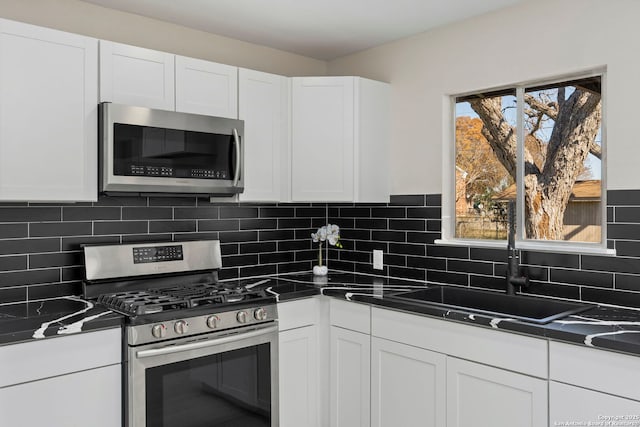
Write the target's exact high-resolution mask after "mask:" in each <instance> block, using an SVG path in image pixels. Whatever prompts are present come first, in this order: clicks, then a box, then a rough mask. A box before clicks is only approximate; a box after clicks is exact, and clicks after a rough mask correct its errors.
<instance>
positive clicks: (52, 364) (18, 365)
mask: <svg viewBox="0 0 640 427" xmlns="http://www.w3.org/2000/svg"><path fill="white" fill-rule="evenodd" d="M121 336H122V334H121V331H120V328H115V329H107V330H104V331H97V332H87V333H82V334H77V335H70V336H66V337H56V338H47V339H44V340H42V341H32V342H27V343H22V344H14V345H6V346H3V347H0V387H6V386H9V385H12V384H20V383H24V382H28V381H34V380H38V379H42V378H48V377H53V376H57V375H63V374H68V373H70V372H77V371H83V370H86V369H92V368H97V367H100V366H107V365H114V364H119V363H120V361H121V359H122V353H121V345H122V338H121Z"/></svg>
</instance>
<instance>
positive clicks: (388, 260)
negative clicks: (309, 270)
mask: <svg viewBox="0 0 640 427" xmlns="http://www.w3.org/2000/svg"><path fill="white" fill-rule="evenodd" d="M441 200H442V198H441V196H440V195H439V194H427V195H398V196H392V197H391V201H390V203H389V205H388V206H385V207H383V206H370V207H367V206H364V205H356V206H351V207H341V206H340V207H334V206H332V205H329V212H330V215H332V216H334V217H335V218H341V219H342V221H345V222H346V223H349V220H350V216H354V217H355V214H356V213H357V217H355V224H354V228H353V229H345V228H344V227H342V225H341V223H340V220H336V222H337V223H338V224H339V225H341V229H342V238H343V239H345V240H346V239H353V241H354V244H353V248H354V249H353V251H354V252H355V253H356V254H358V255H357V256H356V255H355V254H354V253H351V252H349V253H347V252H345V251H338V250H332V251H331V255H330V259H335V258H338V259H339V260H340V263H339V264H338V265H339V267H340V268H341V269H344V270H346V271H354V272H364V273H371V274H376V273H380V271H378V270H373V269H372V268H371V261H372V260H371V256H372V255H371V251H372V250H373V249H382V250H384V251H385V269H384V270H383V271H382V272H381V273H382V274H384V275H389V276H393V277H401V278H408V279H418V280H423V279H424V278H426V280H428V281H430V282H436V283H451V284H456V285H463V286H471V287H477V288H486V289H503V288H504V280H505V274H506V268H507V253H506V247H505V249H504V250H502V249H487V248H473V247H472V248H469V247H466V246H459V247H458V246H438V245H436V244H435V243H434V241H435V239H438V238H440V227H441V223H440V217H441V206H440V204H441ZM607 200H608V204H609V206H608V207H607V218H608V220H607V234H608V239H609V240H608V242H607V243H608V246H609V247H610V248H615V249H616V250H617V256H615V257H612V256H604V255H603V256H598V255H581V254H565V253H551V252H534V251H523V252H522V253H521V261H522V264H523V265H524V266H525V267H526V268H527V272H528V275H529V277H530V278H531V280H532V285H531V287H530V288H529V290H528V292H529V293H532V294H539V295H546V296H554V297H562V298H572V299H582V300H584V301H593V302H603V303H610V304H617V305H625V306H630V307H640V226H639V225H638V223H640V190H612V191H608V192H607ZM367 209H371V218H366V217H365V216H364V215H363V212H366V210H367ZM373 221H375V222H373ZM385 221H386V227H385V224H384V222H385ZM352 236H353V237H352ZM369 236H370V238H369ZM425 254H426V256H424V255H425ZM332 267H335V263H334V264H332Z"/></svg>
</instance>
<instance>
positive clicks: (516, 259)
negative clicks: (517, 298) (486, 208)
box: [506, 201, 529, 295]
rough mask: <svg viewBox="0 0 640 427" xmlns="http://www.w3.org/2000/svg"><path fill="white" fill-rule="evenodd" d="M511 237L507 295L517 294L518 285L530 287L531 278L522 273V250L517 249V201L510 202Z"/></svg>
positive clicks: (508, 247)
mask: <svg viewBox="0 0 640 427" xmlns="http://www.w3.org/2000/svg"><path fill="white" fill-rule="evenodd" d="M508 221H509V237H508V240H507V287H506V291H507V295H515V293H516V287H518V288H519V289H521V288H522V287H523V286H524V287H525V288H527V287H529V278H528V277H527V276H526V275H524V274H520V251H518V250H517V249H516V202H514V201H510V202H509V212H508Z"/></svg>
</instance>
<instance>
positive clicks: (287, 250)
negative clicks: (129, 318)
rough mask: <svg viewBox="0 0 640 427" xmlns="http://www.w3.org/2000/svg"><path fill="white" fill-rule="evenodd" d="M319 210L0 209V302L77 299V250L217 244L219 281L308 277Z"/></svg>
mask: <svg viewBox="0 0 640 427" xmlns="http://www.w3.org/2000/svg"><path fill="white" fill-rule="evenodd" d="M326 208H327V206H326V204H320V205H311V204H285V205H277V204H246V203H243V204H238V203H224V204H223V203H220V204H215V203H210V202H209V200H208V199H199V198H195V197H193V198H189V197H186V198H177V197H174V198H164V197H101V198H100V199H99V200H98V201H97V202H95V203H79V204H63V205H52V204H47V205H44V204H25V203H15V204H12V203H3V204H0V303H6V302H15V301H23V300H27V299H30V300H33V299H40V298H49V297H55V296H62V295H79V294H80V293H81V280H82V277H83V267H82V266H83V257H82V250H81V246H80V245H82V244H103V243H133V242H153V241H166V240H170V241H171V240H173V241H184V240H194V239H220V241H221V249H222V253H223V265H224V268H223V269H222V270H221V272H220V276H221V277H222V278H237V277H249V276H256V275H263V274H276V273H289V272H296V271H305V272H306V271H310V270H311V267H312V266H313V263H314V260H315V254H316V252H315V251H313V250H312V242H311V238H310V234H311V232H312V231H315V229H313V228H312V227H316V224H323V223H324V222H325V220H326Z"/></svg>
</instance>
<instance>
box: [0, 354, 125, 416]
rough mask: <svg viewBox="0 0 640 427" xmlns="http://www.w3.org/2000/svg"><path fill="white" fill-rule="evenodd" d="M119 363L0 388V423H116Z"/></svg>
mask: <svg viewBox="0 0 640 427" xmlns="http://www.w3.org/2000/svg"><path fill="white" fill-rule="evenodd" d="M120 378H121V369H120V366H116V365H113V366H106V367H103V368H99V369H91V370H89V371H84V372H76V373H74V374H69V375H63V376H60V377H56V378H50V379H47V380H42V381H34V382H31V383H28V384H20V385H17V386H13V387H7V388H3V389H0V425H2V426H12V427H33V426H47V427H84V426H91V427H119V426H121V425H122V410H121V405H122V404H121V402H122V394H121V390H122V389H121V385H120V384H121V381H120Z"/></svg>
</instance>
